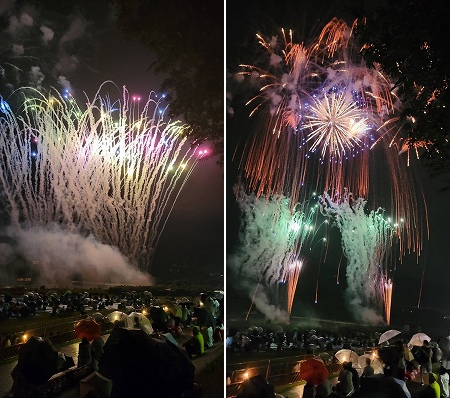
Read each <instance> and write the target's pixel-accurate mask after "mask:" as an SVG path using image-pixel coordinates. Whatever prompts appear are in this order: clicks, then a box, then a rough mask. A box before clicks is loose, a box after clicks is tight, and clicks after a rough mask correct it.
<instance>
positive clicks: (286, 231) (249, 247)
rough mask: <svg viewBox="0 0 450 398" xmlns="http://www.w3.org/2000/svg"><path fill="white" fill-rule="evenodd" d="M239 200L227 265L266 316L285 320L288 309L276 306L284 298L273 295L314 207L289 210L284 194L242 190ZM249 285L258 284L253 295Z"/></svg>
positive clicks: (297, 250) (297, 251) (306, 231)
mask: <svg viewBox="0 0 450 398" xmlns="http://www.w3.org/2000/svg"><path fill="white" fill-rule="evenodd" d="M238 204H239V207H240V209H241V228H240V233H239V246H238V249H237V250H236V252H235V253H233V254H232V255H230V256H228V258H227V265H228V267H229V268H230V269H231V271H232V272H233V273H235V274H236V275H237V279H238V280H239V283H240V285H241V288H243V289H246V290H247V291H248V294H249V297H250V299H252V300H254V305H255V306H256V308H258V310H259V311H261V312H262V313H263V314H264V315H265V316H266V318H268V319H271V320H276V321H282V322H287V321H288V319H289V316H288V314H287V312H286V311H285V310H284V309H281V308H279V307H280V304H279V302H283V303H284V302H286V299H283V298H278V297H276V296H277V293H276V291H277V285H278V282H280V280H282V279H283V278H284V277H285V275H286V270H287V267H288V266H289V265H290V264H291V263H292V261H293V260H295V259H296V258H297V257H298V256H299V254H300V252H301V249H302V245H303V243H304V242H305V240H306V239H307V237H308V234H309V232H310V231H311V229H310V228H309V227H310V224H311V221H312V216H313V214H314V213H315V208H314V207H313V208H309V206H308V205H306V206H304V207H302V208H300V209H296V210H292V207H291V202H290V200H289V199H287V198H285V197H276V198H270V199H266V198H257V197H256V196H255V195H253V194H250V195H246V194H244V193H242V192H240V193H239V198H238ZM252 286H255V287H256V286H258V289H257V294H256V295H255V297H254V298H253V295H254V294H255V293H254V289H253V288H252ZM272 296H275V297H272ZM271 297H272V300H271ZM273 301H275V303H272V302H273Z"/></svg>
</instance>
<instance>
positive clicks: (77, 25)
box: [59, 18, 87, 44]
mask: <svg viewBox="0 0 450 398" xmlns="http://www.w3.org/2000/svg"><path fill="white" fill-rule="evenodd" d="M86 26H87V23H86V21H85V20H84V19H82V18H76V19H74V20H73V21H72V22H71V23H70V26H69V29H68V30H67V32H66V33H64V35H63V36H62V37H61V39H60V40H59V43H60V44H63V43H66V42H70V41H73V40H76V39H79V38H80V37H82V36H83V35H84V32H85V31H86Z"/></svg>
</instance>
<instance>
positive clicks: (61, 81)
mask: <svg viewBox="0 0 450 398" xmlns="http://www.w3.org/2000/svg"><path fill="white" fill-rule="evenodd" d="M58 83H59V84H60V85H61V86H62V87H63V88H64V89H67V90H69V91H70V90H72V87H71V85H70V82H69V81H68V80H67V79H66V78H65V77H64V76H59V77H58Z"/></svg>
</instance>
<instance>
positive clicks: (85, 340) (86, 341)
mask: <svg viewBox="0 0 450 398" xmlns="http://www.w3.org/2000/svg"><path fill="white" fill-rule="evenodd" d="M81 344H89V341H88V339H87V338H86V337H83V338H82V339H81Z"/></svg>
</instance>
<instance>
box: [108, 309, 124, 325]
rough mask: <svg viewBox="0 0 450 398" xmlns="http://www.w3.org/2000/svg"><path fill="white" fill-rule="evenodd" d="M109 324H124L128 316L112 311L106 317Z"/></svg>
mask: <svg viewBox="0 0 450 398" xmlns="http://www.w3.org/2000/svg"><path fill="white" fill-rule="evenodd" d="M106 317H107V318H108V319H109V321H110V322H111V323H114V322H116V321H119V322H126V320H127V318H128V315H127V314H125V313H124V312H121V311H113V312H111V313H109V314H108V315H107V316H106Z"/></svg>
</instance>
